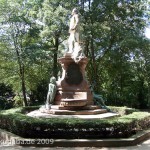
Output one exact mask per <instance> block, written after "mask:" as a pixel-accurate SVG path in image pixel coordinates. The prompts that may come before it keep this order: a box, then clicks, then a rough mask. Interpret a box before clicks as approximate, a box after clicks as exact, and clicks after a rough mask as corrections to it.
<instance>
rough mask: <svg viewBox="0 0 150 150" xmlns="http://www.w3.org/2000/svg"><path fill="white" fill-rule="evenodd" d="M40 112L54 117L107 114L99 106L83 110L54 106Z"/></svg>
mask: <svg viewBox="0 0 150 150" xmlns="http://www.w3.org/2000/svg"><path fill="white" fill-rule="evenodd" d="M40 112H42V113H47V114H54V115H95V114H103V113H106V112H107V110H106V109H101V108H100V107H99V106H94V105H89V106H85V107H82V110H81V108H79V107H77V108H75V107H74V108H72V107H61V106H60V105H52V106H51V109H46V108H40Z"/></svg>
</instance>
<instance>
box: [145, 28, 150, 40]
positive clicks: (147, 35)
mask: <svg viewBox="0 0 150 150" xmlns="http://www.w3.org/2000/svg"><path fill="white" fill-rule="evenodd" d="M145 36H146V37H147V38H149V39H150V27H149V28H146V29H145Z"/></svg>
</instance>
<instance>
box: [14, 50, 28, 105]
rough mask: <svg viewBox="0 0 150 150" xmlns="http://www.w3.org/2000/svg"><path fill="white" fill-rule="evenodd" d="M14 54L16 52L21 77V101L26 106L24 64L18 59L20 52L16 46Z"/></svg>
mask: <svg viewBox="0 0 150 150" xmlns="http://www.w3.org/2000/svg"><path fill="white" fill-rule="evenodd" d="M16 54H17V61H18V65H19V75H20V79H21V88H22V95H23V102H24V106H27V105H28V103H27V98H26V87H25V78H24V64H22V62H21V59H20V54H19V51H18V49H17V48H16Z"/></svg>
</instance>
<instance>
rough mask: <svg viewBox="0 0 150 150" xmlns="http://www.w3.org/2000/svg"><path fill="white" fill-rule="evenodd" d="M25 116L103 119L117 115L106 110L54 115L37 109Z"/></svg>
mask: <svg viewBox="0 0 150 150" xmlns="http://www.w3.org/2000/svg"><path fill="white" fill-rule="evenodd" d="M27 116H30V117H35V118H60V119H62V118H82V119H104V118H111V117H116V116H119V115H118V114H116V113H112V112H106V113H103V114H95V115H55V114H48V113H42V112H40V111H39V110H35V111H32V112H30V113H28V114H27Z"/></svg>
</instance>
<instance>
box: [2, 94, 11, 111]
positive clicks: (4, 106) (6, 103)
mask: <svg viewBox="0 0 150 150" xmlns="http://www.w3.org/2000/svg"><path fill="white" fill-rule="evenodd" d="M12 107H13V100H12V99H9V98H6V97H4V96H0V109H10V108H12Z"/></svg>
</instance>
